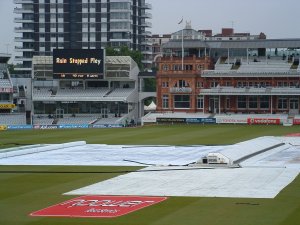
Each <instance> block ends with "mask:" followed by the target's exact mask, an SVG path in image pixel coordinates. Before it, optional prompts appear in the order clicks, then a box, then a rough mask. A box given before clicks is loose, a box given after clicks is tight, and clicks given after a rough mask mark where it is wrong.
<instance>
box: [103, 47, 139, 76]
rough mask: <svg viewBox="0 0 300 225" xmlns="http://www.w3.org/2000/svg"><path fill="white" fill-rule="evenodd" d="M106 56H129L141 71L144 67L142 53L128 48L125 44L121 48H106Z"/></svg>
mask: <svg viewBox="0 0 300 225" xmlns="http://www.w3.org/2000/svg"><path fill="white" fill-rule="evenodd" d="M106 55H107V56H130V57H131V58H132V59H133V60H134V61H135V62H136V63H137V64H138V67H139V69H140V70H141V71H142V70H143V69H144V66H143V63H142V60H143V55H142V53H141V52H140V51H136V50H130V49H129V48H128V47H127V46H122V47H121V48H112V47H107V48H106Z"/></svg>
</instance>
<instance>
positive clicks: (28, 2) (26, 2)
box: [14, 0, 34, 4]
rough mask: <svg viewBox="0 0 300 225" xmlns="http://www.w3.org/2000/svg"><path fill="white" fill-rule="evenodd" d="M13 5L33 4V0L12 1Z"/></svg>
mask: <svg viewBox="0 0 300 225" xmlns="http://www.w3.org/2000/svg"><path fill="white" fill-rule="evenodd" d="M14 3H15V4H32V3H34V1H33V0H14Z"/></svg>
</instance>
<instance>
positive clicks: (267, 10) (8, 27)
mask: <svg viewBox="0 0 300 225" xmlns="http://www.w3.org/2000/svg"><path fill="white" fill-rule="evenodd" d="M146 2H148V3H151V4H152V11H151V13H152V20H151V22H152V29H151V31H152V33H153V34H168V33H173V32H176V31H178V30H180V29H181V28H182V27H183V24H181V25H178V22H179V21H180V20H181V18H182V17H183V19H184V21H191V23H192V27H193V28H194V29H195V30H199V29H212V30H213V33H214V34H215V33H219V32H220V31H221V28H222V27H232V26H233V27H234V29H235V31H236V32H250V33H251V34H259V33H260V32H264V33H265V34H266V35H267V37H268V38H300V26H299V22H300V16H299V15H300V0H210V1H209V0H146ZM14 7H15V5H14V3H13V0H0V28H1V30H0V52H4V53H5V52H6V51H7V44H9V46H8V47H9V49H8V50H9V52H10V53H11V52H12V50H13V45H14V42H13V38H14V31H13V29H14V27H15V26H16V25H14V23H13V19H14V15H13V8H14Z"/></svg>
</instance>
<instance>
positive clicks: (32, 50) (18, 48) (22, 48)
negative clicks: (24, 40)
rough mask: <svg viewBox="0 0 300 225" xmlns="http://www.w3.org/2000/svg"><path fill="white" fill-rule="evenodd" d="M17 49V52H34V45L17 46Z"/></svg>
mask: <svg viewBox="0 0 300 225" xmlns="http://www.w3.org/2000/svg"><path fill="white" fill-rule="evenodd" d="M15 51H16V52H34V48H33V47H18V46H16V47H15Z"/></svg>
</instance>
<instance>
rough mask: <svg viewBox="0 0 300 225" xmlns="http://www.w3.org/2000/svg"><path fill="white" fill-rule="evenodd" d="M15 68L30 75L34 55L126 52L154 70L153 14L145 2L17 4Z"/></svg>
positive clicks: (31, 0)
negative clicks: (125, 49) (138, 54)
mask: <svg viewBox="0 0 300 225" xmlns="http://www.w3.org/2000/svg"><path fill="white" fill-rule="evenodd" d="M14 3H15V4H17V5H18V7H16V8H15V10H14V12H15V13H16V14H17V15H18V16H17V18H15V22H16V23H17V24H18V26H17V27H16V28H15V32H16V37H15V42H16V47H15V51H16V55H17V56H16V58H15V60H16V62H17V63H18V64H19V68H16V70H19V71H22V72H23V73H24V74H26V73H27V74H29V73H31V69H32V68H31V67H32V57H33V56H34V55H41V56H43V55H45V56H50V55H52V51H53V49H55V48H59V49H60V48H65V49H96V48H103V47H107V46H111V47H119V46H124V45H126V46H128V47H129V48H131V49H133V50H139V51H141V52H142V53H143V55H144V61H143V63H144V64H145V65H147V63H149V64H151V63H152V61H151V54H152V52H151V42H150V41H149V39H148V37H149V38H150V37H151V32H149V31H147V28H149V27H151V23H150V22H148V21H147V20H148V19H150V18H151V14H150V13H148V12H147V11H148V10H150V9H151V8H152V6H151V4H148V3H146V0H14Z"/></svg>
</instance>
